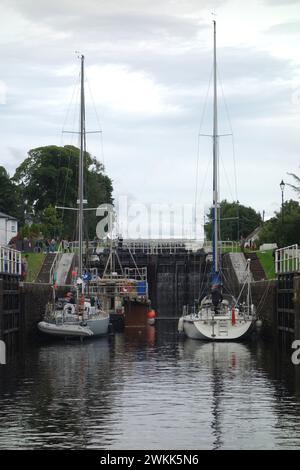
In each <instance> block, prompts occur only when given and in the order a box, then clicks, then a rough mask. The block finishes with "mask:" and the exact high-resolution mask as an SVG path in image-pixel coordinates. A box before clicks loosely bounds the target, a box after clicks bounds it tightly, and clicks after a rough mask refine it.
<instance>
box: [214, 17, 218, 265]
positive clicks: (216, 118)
mask: <svg viewBox="0 0 300 470" xmlns="http://www.w3.org/2000/svg"><path fill="white" fill-rule="evenodd" d="M213 23H214V117H213V270H214V273H217V272H218V270H219V259H218V258H219V255H218V229H219V222H218V219H219V217H218V210H219V154H218V108H217V99H218V96H217V50H216V49H217V48H216V22H215V20H214V21H213Z"/></svg>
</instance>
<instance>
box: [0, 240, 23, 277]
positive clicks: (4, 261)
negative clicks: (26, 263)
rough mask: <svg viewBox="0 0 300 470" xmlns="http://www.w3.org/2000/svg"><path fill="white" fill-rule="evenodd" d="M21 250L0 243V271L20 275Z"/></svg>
mask: <svg viewBox="0 0 300 470" xmlns="http://www.w3.org/2000/svg"><path fill="white" fill-rule="evenodd" d="M21 262H22V258H21V252H20V251H17V250H13V249H12V248H8V247H6V246H1V245H0V273H7V274H17V275H19V276H20V275H21V271H22V269H21Z"/></svg>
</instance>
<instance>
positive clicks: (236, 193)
mask: <svg viewBox="0 0 300 470" xmlns="http://www.w3.org/2000/svg"><path fill="white" fill-rule="evenodd" d="M217 73H218V72H217ZM218 79H219V83H220V87H221V91H222V97H223V101H224V105H225V112H226V115H227V120H228V124H229V129H230V133H231V144H232V158H233V170H234V190H235V197H236V200H237V201H238V200H239V198H238V187H237V171H236V155H235V143H234V134H233V129H232V124H231V119H230V114H229V110H228V106H227V101H226V97H225V93H224V89H223V83H222V79H221V76H220V74H219V73H218Z"/></svg>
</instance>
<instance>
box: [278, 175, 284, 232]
mask: <svg viewBox="0 0 300 470" xmlns="http://www.w3.org/2000/svg"><path fill="white" fill-rule="evenodd" d="M279 186H280V189H281V222H282V224H283V191H284V187H285V182H284V181H283V180H281V183H280V185H279Z"/></svg>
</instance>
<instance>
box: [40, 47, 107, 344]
mask: <svg viewBox="0 0 300 470" xmlns="http://www.w3.org/2000/svg"><path fill="white" fill-rule="evenodd" d="M80 59H81V81H80V83H81V99H80V157H79V172H78V173H79V179H78V186H79V190H78V192H79V194H78V195H79V199H78V204H79V207H78V232H79V233H78V235H79V237H78V238H79V262H78V273H77V275H78V281H77V286H76V290H77V301H76V303H71V302H68V303H65V305H64V306H63V308H59V309H58V308H57V305H56V303H55V297H54V299H53V304H51V303H50V304H48V309H47V311H46V317H45V319H44V321H41V322H39V323H38V328H39V330H40V331H42V332H43V333H47V334H49V335H51V336H60V337H80V338H83V337H91V336H101V335H106V334H107V333H108V328H109V314H108V313H107V312H106V311H103V310H101V309H100V308H99V302H97V298H95V297H93V298H89V297H86V295H85V282H84V270H83V204H84V188H83V173H84V153H85V150H86V149H85V143H86V132H85V96H84V55H81V56H80Z"/></svg>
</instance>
